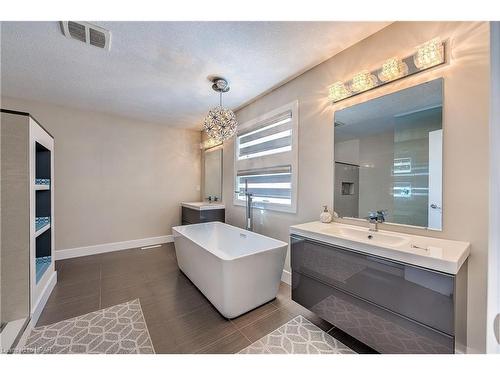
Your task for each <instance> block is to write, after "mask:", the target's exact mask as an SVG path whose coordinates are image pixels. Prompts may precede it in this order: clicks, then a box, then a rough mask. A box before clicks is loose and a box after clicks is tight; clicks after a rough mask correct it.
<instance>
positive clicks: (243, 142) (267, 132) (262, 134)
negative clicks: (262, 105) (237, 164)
mask: <svg viewBox="0 0 500 375" xmlns="http://www.w3.org/2000/svg"><path fill="white" fill-rule="evenodd" d="M237 141H238V160H242V159H250V158H255V157H259V156H265V155H272V154H277V153H280V152H286V151H291V149H292V111H286V112H283V113H281V114H279V115H276V116H273V117H272V118H269V119H266V120H265V121H263V122H260V123H258V124H256V125H255V126H252V127H251V128H249V129H245V131H244V132H240V133H238V137H237Z"/></svg>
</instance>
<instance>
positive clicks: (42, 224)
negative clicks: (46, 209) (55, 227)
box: [35, 217, 50, 237]
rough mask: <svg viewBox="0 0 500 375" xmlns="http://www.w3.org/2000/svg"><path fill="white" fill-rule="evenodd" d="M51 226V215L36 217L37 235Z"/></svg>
mask: <svg viewBox="0 0 500 375" xmlns="http://www.w3.org/2000/svg"><path fill="white" fill-rule="evenodd" d="M49 228H50V217H37V218H36V219H35V237H38V236H39V235H41V234H42V233H44V232H45V231H46V230H47V229H49Z"/></svg>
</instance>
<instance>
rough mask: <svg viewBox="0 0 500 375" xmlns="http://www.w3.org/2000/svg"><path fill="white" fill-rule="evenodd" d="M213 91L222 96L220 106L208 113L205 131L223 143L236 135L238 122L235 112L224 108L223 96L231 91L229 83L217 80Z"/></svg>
mask: <svg viewBox="0 0 500 375" xmlns="http://www.w3.org/2000/svg"><path fill="white" fill-rule="evenodd" d="M212 89H213V90H214V91H217V92H218V93H219V95H220V97H219V105H218V106H217V107H213V108H212V109H210V110H209V111H208V114H207V116H206V117H205V121H204V122H203V129H204V130H205V132H206V133H207V135H208V136H209V137H210V138H212V139H214V140H216V141H218V142H223V141H225V140H227V139H229V138H231V137H232V136H233V135H234V134H235V133H236V127H237V126H238V122H237V121H236V116H235V114H234V112H233V111H231V110H230V109H229V108H225V107H223V106H222V94H223V93H225V92H228V91H229V85H228V83H227V81H226V80H225V79H224V78H215V79H214V80H213V85H212Z"/></svg>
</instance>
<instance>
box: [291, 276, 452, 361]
mask: <svg viewBox="0 0 500 375" xmlns="http://www.w3.org/2000/svg"><path fill="white" fill-rule="evenodd" d="M292 299H293V300H294V301H296V302H298V303H300V304H301V305H302V306H304V307H306V308H307V309H309V310H311V311H312V312H314V313H316V314H317V315H318V316H320V317H321V318H323V319H325V320H327V321H329V322H330V323H332V324H333V325H334V326H335V327H338V328H340V329H341V330H343V331H344V332H346V333H348V334H349V335H351V336H353V337H355V338H356V339H358V340H360V341H361V342H363V343H365V344H366V345H368V346H370V347H372V348H373V349H375V350H377V351H378V352H380V353H391V354H401V353H406V354H418V353H454V338H453V337H452V336H449V335H446V334H444V333H441V332H438V331H436V330H433V329H431V328H429V327H426V326H424V325H422V324H419V323H417V322H414V321H412V320H410V319H406V318H404V317H402V316H400V315H397V314H394V313H392V312H390V311H388V310H386V309H382V308H380V307H378V306H376V305H374V304H372V303H369V302H366V301H363V300H361V299H359V298H357V297H355V296H352V295H350V294H349V293H345V292H343V291H341V290H339V289H337V288H335V287H332V286H329V285H326V284H324V283H322V282H320V281H318V280H314V279H313V278H310V277H308V276H304V275H302V274H300V273H298V272H292Z"/></svg>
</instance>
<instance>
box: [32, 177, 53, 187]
mask: <svg viewBox="0 0 500 375" xmlns="http://www.w3.org/2000/svg"><path fill="white" fill-rule="evenodd" d="M35 190H50V178H36V179H35Z"/></svg>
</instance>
